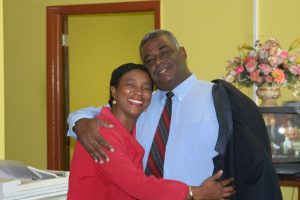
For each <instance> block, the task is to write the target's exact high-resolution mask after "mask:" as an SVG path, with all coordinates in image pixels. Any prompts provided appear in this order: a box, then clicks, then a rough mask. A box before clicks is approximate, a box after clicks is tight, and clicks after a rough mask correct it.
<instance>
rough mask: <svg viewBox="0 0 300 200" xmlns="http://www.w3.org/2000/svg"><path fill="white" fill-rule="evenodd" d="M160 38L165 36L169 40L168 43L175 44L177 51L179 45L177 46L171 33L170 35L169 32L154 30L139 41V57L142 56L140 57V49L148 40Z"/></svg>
mask: <svg viewBox="0 0 300 200" xmlns="http://www.w3.org/2000/svg"><path fill="white" fill-rule="evenodd" d="M160 36H167V37H168V38H169V39H170V41H171V42H173V43H174V44H175V46H176V48H177V49H179V47H180V45H179V43H178V41H177V39H176V38H175V36H174V35H173V33H171V32H170V31H167V30H163V29H156V30H153V31H150V32H149V33H147V34H146V35H145V36H144V37H143V39H142V40H141V43H140V47H139V48H140V56H142V55H141V49H142V47H143V46H144V45H145V44H146V43H147V42H148V41H149V40H151V39H153V38H157V37H160Z"/></svg>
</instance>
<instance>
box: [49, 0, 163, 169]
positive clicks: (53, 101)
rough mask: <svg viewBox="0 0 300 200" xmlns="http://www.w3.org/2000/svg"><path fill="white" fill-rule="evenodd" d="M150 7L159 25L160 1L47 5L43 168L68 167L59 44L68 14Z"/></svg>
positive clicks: (65, 63) (64, 83)
mask: <svg viewBox="0 0 300 200" xmlns="http://www.w3.org/2000/svg"><path fill="white" fill-rule="evenodd" d="M144 11H151V12H153V13H154V27H155V29H157V28H160V1H142V2H124V3H104V4H85V5H66V6H50V7H47V168H48V169H55V170H68V169H69V142H68V138H67V137H66V130H67V125H66V118H67V115H68V112H69V111H68V109H69V105H68V98H69V94H68V91H69V90H68V87H69V86H68V74H69V73H68V60H67V59H65V58H66V55H67V54H68V47H65V46H64V45H62V44H63V42H64V41H63V39H64V37H63V36H64V34H65V33H66V31H67V29H66V27H67V18H68V16H69V15H85V14H103V13H131V12H144Z"/></svg>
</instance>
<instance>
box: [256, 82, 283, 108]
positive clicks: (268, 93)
mask: <svg viewBox="0 0 300 200" xmlns="http://www.w3.org/2000/svg"><path fill="white" fill-rule="evenodd" d="M256 95H257V96H258V98H260V99H261V104H260V106H264V107H271V106H277V103H276V100H277V99H278V98H279V97H280V96H281V93H280V85H276V84H273V85H268V84H263V85H261V86H259V87H258V88H257V91H256Z"/></svg>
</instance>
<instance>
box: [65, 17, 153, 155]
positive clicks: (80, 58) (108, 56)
mask: <svg viewBox="0 0 300 200" xmlns="http://www.w3.org/2000/svg"><path fill="white" fill-rule="evenodd" d="M68 21H69V24H68V28H69V59H70V60H69V63H70V64H69V65H70V66H69V72H70V74H69V84H70V85H69V88H70V111H74V110H77V109H79V108H82V107H85V106H86V105H90V106H99V105H103V104H107V102H108V98H109V80H110V76H111V72H112V70H113V69H115V68H116V67H117V66H120V65H122V64H124V63H128V62H134V63H140V59H139V53H138V51H137V49H138V46H139V42H140V39H141V38H142V36H143V35H144V34H145V32H148V31H150V30H152V29H153V28H154V14H153V12H136V13H117V14H101V15H83V16H80V15H75V16H70V17H69V18H68ZM73 142H74V140H71V144H72V145H71V154H70V155H71V156H72V152H73Z"/></svg>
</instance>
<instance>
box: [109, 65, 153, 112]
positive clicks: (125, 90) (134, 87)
mask: <svg viewBox="0 0 300 200" xmlns="http://www.w3.org/2000/svg"><path fill="white" fill-rule="evenodd" d="M111 92H112V96H113V97H114V98H115V100H116V102H117V103H116V104H114V105H113V111H114V112H115V113H116V114H117V115H118V116H123V117H127V118H128V117H130V118H137V117H138V116H139V114H140V113H141V112H143V111H144V110H145V109H146V108H147V107H148V105H149V103H150V100H151V95H152V82H151V79H150V77H149V76H148V74H147V73H146V72H144V71H142V70H139V69H135V70H131V71H129V72H127V73H126V74H124V75H123V76H122V77H121V79H120V82H119V86H118V87H117V88H115V87H111Z"/></svg>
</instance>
